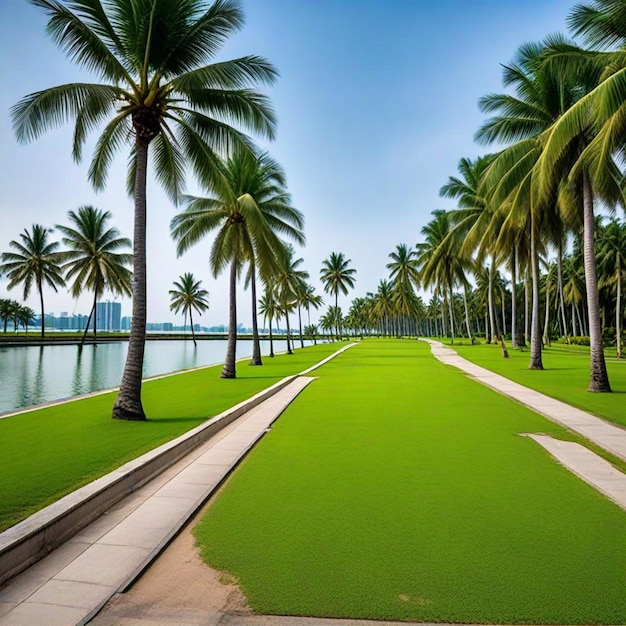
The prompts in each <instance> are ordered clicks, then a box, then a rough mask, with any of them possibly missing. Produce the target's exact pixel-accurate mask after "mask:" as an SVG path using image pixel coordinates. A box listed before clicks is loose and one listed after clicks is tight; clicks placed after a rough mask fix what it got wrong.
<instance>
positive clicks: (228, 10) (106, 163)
mask: <svg viewBox="0 0 626 626" xmlns="http://www.w3.org/2000/svg"><path fill="white" fill-rule="evenodd" d="M31 3H32V4H34V5H35V6H36V7H38V8H41V9H42V10H43V11H44V12H45V13H46V14H47V15H48V18H49V20H48V26H47V31H48V34H49V35H50V36H51V37H52V39H53V41H54V42H55V43H56V44H57V45H58V46H59V47H60V48H61V49H62V50H63V51H64V52H65V53H66V54H67V56H68V57H69V58H70V59H71V60H72V61H74V62H75V63H77V64H78V65H80V66H82V67H84V68H86V69H87V70H89V71H91V72H93V73H95V74H97V75H99V76H100V79H101V82H95V83H70V84H66V85H60V86H57V87H52V88H50V89H46V90H43V91H39V92H36V93H33V94H31V95H29V96H26V97H25V98H23V99H22V100H21V101H20V102H19V103H17V104H16V105H15V106H14V107H13V109H12V113H13V123H14V127H15V132H16V134H17V138H18V140H20V141H22V142H27V141H30V140H33V139H36V138H37V137H39V136H40V135H41V134H42V133H43V132H45V131H47V130H48V129H50V128H53V127H57V126H59V125H61V124H63V123H65V122H67V121H72V122H74V124H75V126H74V142H73V156H74V158H75V159H76V160H77V161H78V160H80V159H81V156H82V149H83V146H84V143H85V140H86V138H87V135H88V134H89V132H90V131H92V130H94V129H95V128H96V127H99V126H102V125H104V130H103V131H102V134H101V135H100V137H99V139H98V140H97V142H96V147H95V152H94V155H93V158H92V161H91V165H90V168H89V179H90V181H91V183H92V184H93V186H94V187H95V188H96V189H102V188H103V187H104V185H105V183H106V179H107V174H108V171H109V167H110V165H111V163H112V161H113V158H114V156H115V154H116V153H117V152H118V151H119V150H120V149H122V147H124V146H126V147H127V149H129V155H130V160H129V170H128V178H127V183H128V187H129V191H131V190H132V193H133V194H134V198H135V225H134V228H135V234H134V243H133V253H134V267H133V273H134V277H135V280H134V290H133V313H132V326H131V336H130V340H129V349H128V356H127V360H126V366H125V369H124V374H123V376H122V383H121V386H120V390H119V393H118V397H117V400H116V402H115V406H114V408H113V417H116V418H123V419H139V420H142V419H145V413H144V410H143V406H142V403H141V373H142V365H143V352H144V345H145V328H146V315H147V314H146V249H145V248H146V246H145V238H146V177H147V167H148V156H149V148H150V157H151V158H152V159H153V160H154V174H155V177H156V179H157V180H158V182H159V183H160V184H161V185H162V186H163V187H164V188H165V190H166V191H167V193H168V194H169V196H170V197H171V198H172V200H173V201H174V202H176V201H177V200H178V198H179V196H180V194H181V192H182V190H183V185H184V181H185V174H186V169H187V168H189V169H190V170H191V171H192V172H193V173H194V174H195V175H196V176H197V177H198V178H199V179H201V180H202V181H203V182H204V183H205V184H207V185H219V178H220V170H219V168H218V167H216V164H217V163H218V160H219V159H218V154H223V153H225V152H227V151H229V150H230V149H231V148H232V147H233V146H234V145H238V144H239V145H241V144H246V145H247V144H249V143H250V140H249V139H248V137H247V136H246V135H244V134H243V133H242V132H241V130H238V129H237V128H235V126H237V127H243V128H244V129H246V130H250V131H253V132H255V133H259V134H260V135H262V136H265V137H267V138H272V137H273V135H274V127H275V119H274V113H273V111H272V109H271V107H270V106H269V103H268V100H267V99H266V97H265V96H263V95H261V94H259V93H257V92H256V91H254V89H253V87H254V85H256V84H257V83H266V84H269V83H272V82H273V81H274V79H275V78H276V75H277V72H276V70H275V69H274V67H272V65H271V64H270V63H269V62H267V61H266V60H265V59H263V58H260V57H258V56H246V57H241V58H238V59H234V60H230V61H224V62H213V63H209V62H210V61H212V60H213V59H214V58H215V56H216V54H217V52H218V51H219V50H220V48H221V47H222V45H223V43H224V42H225V41H226V39H227V38H228V37H229V36H230V35H232V34H233V33H234V32H235V31H237V30H239V29H240V28H241V27H242V25H243V21H244V19H243V13H242V11H241V8H240V4H239V2H238V1H237V0H216V1H215V2H214V3H213V4H211V5H207V3H206V2H204V1H203V0H133V1H132V2H129V1H128V0H107V2H105V3H103V2H102V1H101V0H71V1H70V0H67V1H66V2H65V3H62V2H60V1H59V0H31ZM231 124H234V125H235V126H232V125H231Z"/></svg>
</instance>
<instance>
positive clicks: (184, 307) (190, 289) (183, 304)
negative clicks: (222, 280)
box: [169, 272, 209, 346]
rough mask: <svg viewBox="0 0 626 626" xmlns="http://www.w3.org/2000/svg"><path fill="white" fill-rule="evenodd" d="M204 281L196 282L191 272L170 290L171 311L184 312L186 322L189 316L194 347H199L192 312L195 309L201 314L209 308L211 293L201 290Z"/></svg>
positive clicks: (184, 275)
mask: <svg viewBox="0 0 626 626" xmlns="http://www.w3.org/2000/svg"><path fill="white" fill-rule="evenodd" d="M201 283H202V281H201V280H196V279H195V278H194V276H193V274H192V273H191V272H186V273H185V274H183V275H182V276H181V277H180V278H179V279H178V280H177V281H176V280H175V281H174V289H170V292H169V293H170V300H171V302H170V311H174V313H178V312H179V311H182V312H183V315H184V317H185V320H186V319H187V314H189V325H190V326H191V338H192V339H193V345H194V346H197V345H198V344H197V342H196V335H195V332H194V329H193V317H192V311H193V310H194V309H195V310H196V311H197V312H198V313H199V314H202V312H203V311H206V310H207V309H208V308H209V299H208V298H209V292H208V291H207V290H206V289H201V288H200V285H201Z"/></svg>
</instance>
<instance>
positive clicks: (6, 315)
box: [0, 298, 19, 333]
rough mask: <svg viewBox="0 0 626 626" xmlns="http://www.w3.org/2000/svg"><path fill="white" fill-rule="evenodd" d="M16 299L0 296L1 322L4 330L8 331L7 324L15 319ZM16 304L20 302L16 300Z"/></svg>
mask: <svg viewBox="0 0 626 626" xmlns="http://www.w3.org/2000/svg"><path fill="white" fill-rule="evenodd" d="M14 302H15V300H9V298H0V323H2V326H3V330H4V332H5V333H6V332H7V326H8V324H9V322H10V321H11V319H13V313H12V309H13V303H14ZM15 304H19V303H17V302H15Z"/></svg>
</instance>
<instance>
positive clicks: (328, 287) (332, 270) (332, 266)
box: [320, 252, 356, 339]
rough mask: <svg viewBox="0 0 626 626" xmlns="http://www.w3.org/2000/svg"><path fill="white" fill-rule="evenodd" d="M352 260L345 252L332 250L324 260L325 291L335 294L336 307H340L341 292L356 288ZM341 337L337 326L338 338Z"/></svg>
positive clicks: (345, 293) (321, 274)
mask: <svg viewBox="0 0 626 626" xmlns="http://www.w3.org/2000/svg"><path fill="white" fill-rule="evenodd" d="M351 262H352V261H351V260H350V259H346V258H345V256H344V254H343V252H331V254H330V257H328V258H327V259H324V261H322V269H321V270H320V278H321V279H322V282H323V283H324V291H325V292H326V293H330V294H334V296H335V309H338V308H339V304H338V297H339V292H340V291H341V293H343V294H344V296H345V295H348V289H354V275H355V274H356V270H355V269H353V268H351V267H349V265H350V263H351ZM340 337H341V335H340V333H339V327H337V338H338V339H339V338H340Z"/></svg>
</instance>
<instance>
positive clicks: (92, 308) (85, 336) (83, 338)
mask: <svg viewBox="0 0 626 626" xmlns="http://www.w3.org/2000/svg"><path fill="white" fill-rule="evenodd" d="M95 311H96V303H95V302H94V304H93V306H92V307H91V311H89V317H88V318H87V323H86V324H85V330H84V332H83V337H82V339H81V340H80V347H81V348H82V347H83V346H84V345H85V339H87V333H88V332H89V324H90V323H91V318H92V316H93V314H94V313H95Z"/></svg>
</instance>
